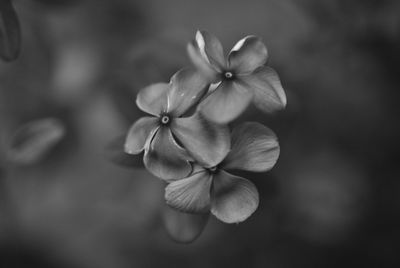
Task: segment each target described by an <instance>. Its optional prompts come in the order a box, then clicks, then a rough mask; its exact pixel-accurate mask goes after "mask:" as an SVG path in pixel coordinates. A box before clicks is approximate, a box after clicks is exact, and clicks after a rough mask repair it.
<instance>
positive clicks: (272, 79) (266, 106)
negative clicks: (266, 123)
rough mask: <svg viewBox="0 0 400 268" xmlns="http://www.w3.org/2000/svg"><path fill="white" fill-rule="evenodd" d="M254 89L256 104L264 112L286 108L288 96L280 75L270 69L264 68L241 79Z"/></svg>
mask: <svg viewBox="0 0 400 268" xmlns="http://www.w3.org/2000/svg"><path fill="white" fill-rule="evenodd" d="M241 78H242V81H243V82H244V83H245V84H247V85H248V87H249V88H251V89H252V92H253V93H254V98H253V101H254V104H255V105H256V106H257V108H259V109H260V110H262V111H264V112H272V111H276V110H280V109H283V108H285V106H286V94H285V91H284V90H283V87H282V84H281V81H280V79H279V76H278V74H277V73H276V72H275V71H274V70H273V69H272V68H270V67H262V68H260V69H258V70H257V71H256V72H254V73H253V74H251V75H248V76H243V77H241Z"/></svg>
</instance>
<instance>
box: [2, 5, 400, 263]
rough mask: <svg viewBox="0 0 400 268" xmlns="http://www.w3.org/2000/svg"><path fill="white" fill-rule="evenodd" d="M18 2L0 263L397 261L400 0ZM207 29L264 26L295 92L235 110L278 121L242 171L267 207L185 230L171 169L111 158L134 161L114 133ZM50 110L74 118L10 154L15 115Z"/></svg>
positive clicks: (6, 76) (242, 31)
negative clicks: (59, 132)
mask: <svg viewBox="0 0 400 268" xmlns="http://www.w3.org/2000/svg"><path fill="white" fill-rule="evenodd" d="M13 6H14V7H15V11H16V14H17V15H18V20H19V23H20V26H21V41H22V42H21V52H20V54H19V57H18V58H17V59H16V60H15V61H13V62H4V61H1V62H0V169H2V174H3V176H2V177H1V178H0V179H1V182H2V185H1V187H0V189H1V192H2V193H4V194H2V195H1V196H2V198H1V199H0V200H1V202H2V204H1V206H0V216H1V217H0V241H1V243H0V266H1V267H13V266H12V265H14V267H116V268H119V267H121V268H123V267H159V266H161V265H165V264H166V263H168V264H169V266H173V267H188V266H189V267H225V266H229V267H359V266H360V267H371V266H372V267H397V266H399V265H400V260H399V257H398V247H397V244H398V240H399V238H400V231H399V228H398V226H399V224H400V217H399V215H400V213H399V212H400V194H399V193H400V183H399V180H398V178H399V175H400V170H399V165H398V163H397V162H398V160H397V154H398V151H399V147H400V143H399V138H398V137H399V136H400V128H399V126H398V115H399V112H400V110H399V109H400V108H399V107H400V106H399V105H398V103H397V100H398V98H399V90H398V84H399V77H400V76H399V68H398V66H399V61H400V49H399V48H400V46H399V43H400V18H399V16H398V14H399V12H400V3H399V2H398V1H394V0H384V1H373V0H368V1H361V0H355V1H345V0H338V1H329V0H324V1H317V0H306V1H294V0H287V1H279V0H267V1H264V0H250V1H246V2H243V1H232V0H229V1H228V0H221V1H211V0H204V1H195V0H185V1H183V0H171V1H161V0H149V1H130V0H74V1H61V0H60V1H47V0H35V1H27V0H14V1H13ZM2 10H3V9H2ZM2 14H3V13H2ZM1 19H3V15H2V17H1ZM197 29H206V30H209V31H212V32H214V33H215V34H216V35H217V36H219V37H221V40H222V42H223V43H224V45H225V46H226V45H228V44H232V43H233V42H234V41H235V40H238V39H240V38H241V37H243V36H245V35H248V34H255V35H258V36H261V37H262V38H263V39H264V41H265V43H266V44H267V47H268V49H269V53H270V61H269V63H270V65H271V66H272V67H274V68H275V69H277V71H278V73H279V74H281V80H282V82H283V85H284V88H285V89H286V90H287V93H288V107H287V109H286V110H285V111H284V112H282V113H278V114H275V115H272V116H271V115H270V116H265V115H262V114H259V113H257V111H256V109H254V108H250V109H249V110H248V111H247V112H246V114H245V115H243V116H242V117H241V118H239V119H238V120H237V121H238V122H239V121H243V120H252V119H257V120H260V121H261V122H263V123H266V124H267V125H268V126H270V127H271V128H272V129H274V130H275V131H276V133H277V136H278V137H280V144H281V158H280V159H279V161H278V163H277V166H276V168H274V169H273V170H272V172H271V173H268V174H267V175H266V174H261V175H257V176H253V177H252V176H248V175H247V174H246V178H249V179H252V181H253V182H254V183H255V184H256V186H257V188H258V189H259V192H260V196H261V200H260V208H259V210H258V211H257V212H256V213H255V214H254V216H253V217H252V218H251V219H250V220H249V221H247V222H245V223H242V224H240V225H237V226H231V225H223V224H221V223H218V222H216V221H214V220H212V219H211V220H210V221H209V222H208V224H207V229H206V230H205V231H204V232H203V234H202V235H201V237H200V238H199V239H198V240H197V241H196V242H195V243H193V244H190V245H184V246H182V245H177V244H175V243H174V242H173V241H171V240H170V238H169V237H168V235H167V234H166V232H165V227H164V224H163V221H164V220H165V218H163V217H164V213H165V212H164V200H163V185H162V183H161V182H160V181H158V180H157V179H156V178H154V177H152V176H151V175H149V174H148V173H146V172H145V171H143V170H142V169H140V168H139V169H122V168H120V167H118V166H117V165H115V164H113V163H112V162H111V161H110V159H109V158H110V157H111V158H112V159H117V162H118V161H120V160H121V159H122V162H124V161H125V158H124V155H122V156H121V155H120V154H119V152H118V148H119V145H118V144H119V143H118V142H114V143H112V145H114V147H113V146H112V145H110V146H111V152H110V151H109V150H110V147H108V148H107V149H106V148H105V147H106V146H107V145H108V144H110V142H112V141H114V139H115V137H118V136H119V135H121V134H122V133H125V132H126V131H127V129H128V127H129V125H130V124H131V123H132V122H133V121H134V120H136V119H137V118H139V117H140V116H141V114H139V111H138V110H137V108H136V105H135V103H134V102H135V96H136V93H137V92H138V90H140V89H141V87H143V86H145V85H147V84H149V83H154V82H159V81H168V79H169V77H170V76H171V75H172V74H173V73H174V72H175V71H176V70H177V69H179V68H181V67H182V66H185V65H186V64H188V60H187V56H186V49H185V45H186V43H187V42H188V41H189V40H190V39H191V38H192V37H193V35H194V33H195V31H196V30H197ZM1 33H2V34H3V35H4V28H1ZM2 53H3V52H2ZM49 117H50V118H57V119H58V120H60V121H61V122H62V123H63V124H64V125H65V128H66V130H67V131H66V133H67V134H66V135H65V136H64V139H63V140H62V141H61V142H60V144H59V145H57V146H55V147H54V148H53V149H54V150H53V149H52V150H51V151H52V152H49V154H48V156H47V157H46V158H44V159H43V161H39V162H37V163H36V164H35V165H29V166H15V165H11V163H9V162H7V161H6V152H7V148H9V146H10V144H9V143H8V142H9V141H10V140H11V139H12V137H13V135H14V134H15V130H17V129H19V128H20V127H21V126H23V125H24V124H26V123H28V122H31V121H35V120H38V119H41V118H49ZM238 122H235V124H236V123H238ZM107 150H108V151H107ZM120 157H122V158H120ZM128 161H130V160H128ZM0 173H1V171H0ZM5 175H6V176H5ZM0 176H1V175H0ZM175 227H176V226H175ZM177 230H178V231H179V229H177ZM183 231H184V230H183ZM189 231H190V230H189Z"/></svg>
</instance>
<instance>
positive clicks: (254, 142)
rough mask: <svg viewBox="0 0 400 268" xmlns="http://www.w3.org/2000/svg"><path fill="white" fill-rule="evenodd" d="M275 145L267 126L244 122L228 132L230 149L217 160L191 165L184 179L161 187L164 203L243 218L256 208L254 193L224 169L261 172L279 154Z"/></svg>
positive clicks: (226, 217) (231, 218)
mask: <svg viewBox="0 0 400 268" xmlns="http://www.w3.org/2000/svg"><path fill="white" fill-rule="evenodd" d="M279 151H280V150H279V144H278V140H277V138H276V136H275V134H274V133H273V132H272V130H270V129H269V128H267V127H265V126H263V125H261V124H260V123H256V122H246V123H243V124H241V125H239V126H238V127H236V128H235V129H234V130H233V132H232V149H231V151H230V152H229V153H228V154H227V155H226V157H225V158H224V159H223V160H222V161H221V162H220V163H217V164H216V165H215V164H211V165H204V164H202V165H199V166H195V168H194V170H193V172H192V173H191V175H190V176H188V177H187V178H184V179H181V180H176V181H173V182H171V183H170V184H169V185H168V186H167V187H166V189H165V199H166V201H167V204H168V205H169V206H171V207H173V208H175V209H177V210H179V211H182V212H187V213H208V212H209V211H211V213H212V214H213V215H215V216H216V217H217V218H218V219H219V220H221V221H223V222H226V223H235V222H236V223H237V222H242V221H244V220H246V219H247V218H248V217H249V216H250V215H251V214H252V213H253V212H254V211H255V210H256V209H257V207H258V202H259V198H258V192H257V189H256V187H255V186H254V184H253V183H252V182H250V181H249V180H247V179H245V178H242V177H238V176H235V175H232V174H230V173H228V172H226V171H225V170H246V171H252V172H263V171H267V170H269V169H271V168H272V167H273V166H274V165H275V163H276V161H277V159H278V157H279Z"/></svg>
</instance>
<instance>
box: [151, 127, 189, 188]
mask: <svg viewBox="0 0 400 268" xmlns="http://www.w3.org/2000/svg"><path fill="white" fill-rule="evenodd" d="M190 159H191V158H190V156H189V155H188V154H187V153H186V151H185V150H184V149H183V148H182V147H180V146H179V145H178V144H177V143H176V141H175V139H174V137H173V136H172V133H171V130H170V129H169V128H167V127H160V128H159V129H158V131H157V132H156V134H155V135H154V138H153V140H152V141H151V142H150V146H149V148H148V149H147V148H146V150H145V154H144V159H143V162H144V165H145V167H146V168H147V170H149V171H150V172H151V173H152V174H153V175H155V176H157V177H159V178H161V179H163V180H166V181H170V180H177V179H181V178H184V177H186V176H187V175H189V174H190V172H191V171H192V167H191V165H190V163H189V162H188V160H190Z"/></svg>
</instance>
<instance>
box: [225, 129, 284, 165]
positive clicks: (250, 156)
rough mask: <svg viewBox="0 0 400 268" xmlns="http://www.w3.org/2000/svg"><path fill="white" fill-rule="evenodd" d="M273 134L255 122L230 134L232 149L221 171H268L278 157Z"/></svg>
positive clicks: (275, 138)
mask: <svg viewBox="0 0 400 268" xmlns="http://www.w3.org/2000/svg"><path fill="white" fill-rule="evenodd" d="M279 152H280V149H279V143H278V139H277V137H276V135H275V133H274V132H273V131H272V130H271V129H269V128H267V127H266V126H264V125H262V124H260V123H257V122H246V123H243V124H241V125H239V126H237V127H236V128H235V129H234V130H233V132H232V149H231V151H230V152H229V154H228V155H227V157H226V158H225V159H224V161H223V163H222V168H223V169H240V170H247V171H253V172H263V171H267V170H270V169H271V168H272V167H273V166H274V165H275V163H276V161H277V160H278V157H279Z"/></svg>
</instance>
